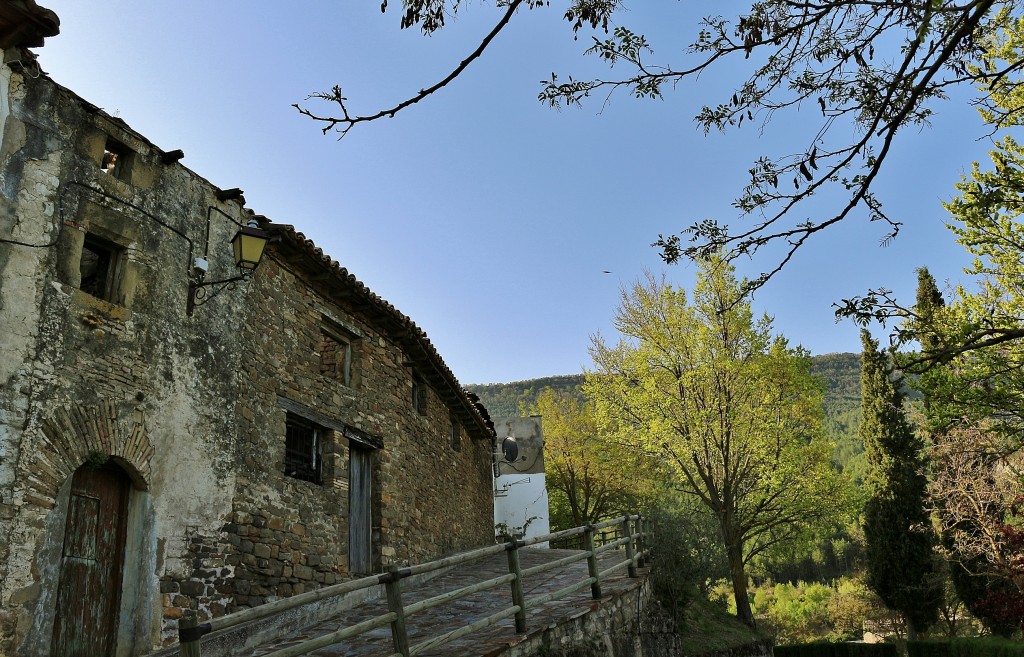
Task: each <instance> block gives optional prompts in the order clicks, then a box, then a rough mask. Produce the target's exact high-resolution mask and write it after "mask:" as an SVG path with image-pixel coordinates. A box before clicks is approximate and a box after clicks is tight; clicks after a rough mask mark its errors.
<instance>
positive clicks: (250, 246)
mask: <svg viewBox="0 0 1024 657" xmlns="http://www.w3.org/2000/svg"><path fill="white" fill-rule="evenodd" d="M210 210H216V208H214V207H211V208H210ZM217 211H218V212H220V211H219V210H217ZM221 214H224V213H223V212H222V213H221ZM225 216H227V217H228V218H229V219H231V220H232V221H234V222H235V223H238V222H237V221H235V219H234V218H233V217H230V216H228V215H226V214H225ZM207 220H209V213H208V215H207ZM239 226H241V227H240V228H239V229H238V232H237V233H235V236H234V237H232V238H231V249H232V251H233V253H234V257H235V266H236V267H238V268H239V269H240V270H241V272H240V273H239V275H238V276H233V277H231V278H225V279H222V280H219V281H203V277H205V276H206V270H207V268H208V267H209V264H208V263H207V261H206V259H205V258H198V259H196V262H195V276H196V278H197V279H198V280H196V281H193V282H190V283H189V284H188V306H187V308H186V311H187V313H188V315H189V316H191V315H192V311H193V310H195V308H196V306H201V305H203V304H204V303H206V302H207V301H209V300H210V299H212V298H213V297H215V296H217V295H218V294H220V293H221V292H223V291H224V290H227V289H232V288H234V287H235V284H236V283H237V282H238V281H244V280H249V278H250V277H251V276H252V272H253V271H254V270H255V269H256V267H257V266H259V264H260V260H262V259H263V249H264V248H265V247H266V246H267V242H268V241H269V240H270V236H269V235H267V232H266V231H264V230H260V228H259V224H257V223H256V219H255V218H252V219H249V224H248V225H247V226H243V225H241V224H239Z"/></svg>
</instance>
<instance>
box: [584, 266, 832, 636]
mask: <svg viewBox="0 0 1024 657" xmlns="http://www.w3.org/2000/svg"><path fill="white" fill-rule="evenodd" d="M741 287H742V282H741V281H738V280H737V279H736V277H735V275H734V273H733V269H732V267H731V266H729V265H728V264H727V263H725V262H724V261H723V259H722V258H720V257H719V258H711V259H708V260H705V261H703V262H702V263H701V267H700V270H699V272H698V275H697V284H696V288H695V290H694V292H693V298H692V300H690V299H689V298H688V295H687V292H686V291H685V290H683V289H679V288H675V287H673V286H671V285H668V284H666V283H665V282H664V280H658V279H655V278H654V277H653V276H648V277H647V279H646V280H645V281H641V282H638V283H636V284H635V285H633V287H632V288H629V289H624V290H623V291H622V293H621V299H620V305H619V308H618V311H617V313H616V315H615V319H614V324H615V328H616V329H617V331H618V332H619V334H620V335H621V339H620V340H619V341H618V343H616V344H613V345H609V344H608V343H606V342H605V340H604V339H603V338H602V337H601V336H595V338H594V340H593V346H592V348H591V355H592V356H593V359H594V363H595V366H596V371H594V372H592V373H590V375H588V377H587V383H586V385H585V392H586V394H587V395H588V396H589V398H591V399H593V400H594V401H595V403H597V405H598V409H599V412H600V413H601V414H602V418H603V421H605V422H606V423H609V424H611V425H612V426H615V427H616V428H617V430H618V431H619V434H620V435H621V436H622V440H623V441H629V440H632V441H635V442H636V444H637V448H638V449H642V450H644V451H645V452H647V453H650V454H656V455H658V456H659V457H661V458H662V459H663V460H664V461H665V463H666V465H667V466H668V467H669V468H671V472H672V475H673V477H672V484H673V485H674V486H675V487H677V488H678V490H680V491H681V492H683V493H685V494H687V495H689V496H692V497H694V498H695V499H696V500H699V502H700V503H701V504H702V505H703V506H704V507H706V508H707V509H708V510H709V511H710V512H711V513H712V514H714V517H715V518H716V521H717V524H718V530H719V537H720V540H721V541H722V545H723V546H724V549H725V552H726V555H727V558H728V563H729V570H730V579H731V582H732V589H733V597H734V599H735V601H736V609H737V615H738V616H739V618H740V619H741V620H743V621H744V622H745V623H747V624H748V625H751V626H752V625H753V624H754V618H753V614H752V612H751V609H750V603H749V601H748V598H747V576H746V568H747V564H748V563H749V561H750V560H751V559H752V558H754V557H756V556H757V555H759V554H762V553H765V552H766V551H768V550H770V549H772V548H773V547H774V546H776V545H778V544H780V543H785V542H788V541H794V540H799V539H806V538H807V537H808V536H810V535H812V534H813V530H816V529H821V528H822V527H823V526H825V525H831V524H833V523H835V522H836V521H837V520H840V519H841V517H842V516H843V514H844V512H846V511H847V509H848V501H849V495H848V490H847V487H846V486H845V481H844V480H843V479H842V478H841V476H840V475H839V474H838V473H837V472H836V471H835V470H834V469H833V468H832V466H831V463H830V461H829V456H830V454H831V451H832V447H831V445H829V444H828V443H827V442H826V441H825V440H824V439H823V438H822V432H821V390H820V388H819V387H818V384H817V381H816V379H815V378H814V377H813V376H811V374H810V371H809V368H810V359H809V358H808V357H807V355H806V353H805V352H804V351H802V350H800V349H793V348H790V347H789V346H788V344H787V343H786V341H785V339H783V338H781V337H773V336H772V335H771V320H770V319H769V318H768V317H767V316H766V317H762V318H760V319H755V318H754V316H753V313H752V311H751V309H750V305H749V304H748V303H744V302H739V303H737V302H736V299H737V295H738V293H739V290H740V289H741Z"/></svg>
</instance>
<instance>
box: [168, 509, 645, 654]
mask: <svg viewBox="0 0 1024 657" xmlns="http://www.w3.org/2000/svg"><path fill="white" fill-rule="evenodd" d="M609 529H614V536H617V537H618V538H615V539H614V540H608V541H606V542H603V543H604V544H603V545H600V546H597V545H595V535H596V536H600V535H601V534H602V532H605V533H606V534H609V533H610V532H608V531H607V530H609ZM572 537H579V538H580V539H582V544H583V546H584V547H583V550H582V551H581V552H580V553H579V554H573V555H569V556H567V557H563V558H561V559H557V560H555V561H552V562H549V563H546V564H542V565H539V566H534V567H533V568H527V569H525V570H524V569H522V568H520V566H519V549H520V548H523V547H527V546H531V545H537V544H539V543H551V542H558V541H560V540H565V539H570V538H572ZM650 538H651V533H650V531H649V528H648V526H647V521H646V519H644V518H642V517H641V516H639V515H625V516H621V517H619V518H614V519H612V520H606V521H604V522H600V523H597V524H593V525H584V526H582V527H574V528H572V529H566V530H564V531H560V532H555V533H553V534H546V535H544V536H536V537H533V538H529V539H526V540H509V541H508V542H506V543H500V544H498V545H492V546H488V547H485V548H480V549H477V550H471V551H469V552H463V553H461V554H456V555H453V556H450V557H446V558H444V559H438V560H437V561H431V562H429V563H424V564H419V565H415V566H409V567H407V568H399V567H397V566H392V567H390V568H389V569H388V571H387V572H386V573H382V574H380V575H372V576H370V577H364V578H362V579H357V580H352V581H349V582H343V583H341V584H335V585H333V586H328V587H325V588H322V589H317V590H315V591H310V592H308V593H302V594H300V595H295V596H292V597H290V598H285V599H283V600H277V601H275V602H271V603H267V604H265V605H260V606H258V607H253V608H251V609H245V610H242V611H239V612H235V613H233V614H228V615H227V616H221V617H219V618H214V619H212V620H210V621H209V622H206V623H203V624H198V623H197V621H196V619H195V617H194V616H186V617H184V618H182V619H181V620H180V621H179V628H178V641H179V644H180V645H179V650H180V654H181V657H201V655H202V639H203V637H204V636H206V635H207V634H209V633H211V632H216V631H218V630H225V629H228V628H231V627H235V626H238V625H241V624H242V623H248V622H250V621H254V620H259V619H263V618H267V617H270V616H273V615H275V614H279V613H281V612H284V611H288V610H290V609H296V608H298V607H302V606H304V605H308V604H311V603H314V602H319V601H322V600H326V599H329V598H337V597H340V596H345V595H348V594H352V593H354V592H356V591H361V590H364V589H368V588H372V587H375V586H379V585H381V584H383V585H384V589H385V594H386V598H387V606H388V611H387V613H384V614H381V615H380V616H377V617H375V618H371V619H369V620H365V621H363V622H361V623H357V624H355V625H352V626H350V627H346V628H343V629H340V630H338V631H336V632H332V633H330V634H325V635H322V636H318V637H316V638H313V639H309V640H307V641H303V642H302V643H298V644H295V645H291V646H288V647H287V648H284V649H281V650H277V651H275V652H273V653H270V654H268V655H265V657H294V656H295V655H304V654H306V653H309V652H312V651H313V650H317V649H318V648H324V647H326V646H329V645H333V644H335V643H339V642H341V641H344V640H345V639H349V638H352V637H354V636H357V635H359V634H362V633H364V632H368V631H370V630H372V629H374V628H377V627H381V626H383V625H391V636H392V641H393V645H394V651H395V652H394V654H393V655H392V657H412V656H413V655H417V654H419V653H421V652H423V651H426V650H430V649H432V648H436V647H438V646H441V645H444V644H445V643H448V642H450V641H454V640H455V639H458V638H460V637H463V636H466V635H467V634H471V633H473V632H476V631H477V630H480V629H483V628H485V627H488V626H491V625H494V624H495V623H497V622H498V621H501V620H504V619H506V618H510V617H514V618H515V626H516V632H517V633H520V634H522V633H524V632H526V612H527V610H529V609H530V608H532V607H535V606H538V605H542V604H545V603H547V602H551V601H552V600H557V599H559V598H563V597H565V596H567V595H569V594H570V593H573V592H575V591H577V590H579V589H581V588H584V587H586V586H590V591H591V595H592V596H593V597H594V599H599V598H600V597H601V580H602V579H603V578H606V577H608V576H609V575H611V574H612V573H615V572H617V571H620V570H622V569H623V568H625V569H626V570H627V572H628V574H629V576H630V577H636V576H637V567H638V566H639V567H643V566H644V560H645V557H646V555H647V554H648V547H647V546H649V545H650ZM617 549H622V551H623V553H624V554H623V558H622V559H621V560H618V561H614V562H613V563H612V565H611V566H610V567H607V568H605V569H604V570H598V560H597V557H598V555H599V554H601V553H603V552H606V551H609V550H617ZM501 552H505V553H506V555H507V556H508V573H507V574H505V575H501V576H499V577H495V578H492V579H489V580H485V581H482V582H477V583H475V584H471V585H469V586H464V587H462V588H460V589H456V590H453V591H449V592H447V593H443V594H441V595H437V596H434V597H432V598H428V599H426V600H421V601H419V602H416V603H414V604H410V605H408V606H405V605H403V602H402V587H401V581H402V580H403V579H405V578H407V577H411V576H413V575H420V574H425V573H431V572H435V571H438V570H441V569H443V568H450V567H457V566H465V565H467V564H470V563H473V562H476V561H479V560H481V559H484V558H486V557H489V556H492V555H496V554H499V553H501ZM584 559H585V560H586V561H587V574H588V576H587V577H586V578H584V579H582V580H579V581H577V582H574V583H572V584H570V585H569V586H566V587H564V588H562V589H560V590H558V591H554V592H552V593H548V594H545V595H541V596H537V597H533V598H530V599H526V598H525V597H524V595H523V590H524V587H523V582H524V581H525V580H526V579H528V578H530V577H533V576H535V575H539V574H541V573H545V572H548V571H552V570H555V569H558V568H563V567H565V566H568V565H569V564H572V563H576V562H578V561H582V560H584ZM505 584H508V585H509V587H510V590H511V601H512V604H511V605H509V606H508V607H506V608H505V609H502V610H501V611H498V612H496V613H494V614H491V615H489V616H486V617H484V618H480V619H478V620H476V621H475V622H473V623H470V624H468V625H465V626H464V627H461V628H459V629H457V630H454V631H451V632H446V633H444V634H442V635H439V636H436V637H432V638H430V639H427V640H426V641H423V642H421V643H417V644H415V645H409V636H408V633H407V632H406V627H405V619H406V618H407V617H408V616H411V615H413V614H416V613H419V612H422V611H425V610H427V609H430V608H432V607H436V606H438V605H441V604H445V603H448V602H452V601H454V600H458V599H460V598H464V597H466V596H468V595H472V594H474V593H479V592H481V591H486V590H488V589H492V588H495V587H498V586H502V585H505Z"/></svg>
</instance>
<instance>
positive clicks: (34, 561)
mask: <svg viewBox="0 0 1024 657" xmlns="http://www.w3.org/2000/svg"><path fill="white" fill-rule="evenodd" d="M30 57H31V56H30V55H29V54H28V53H26V52H22V53H19V54H18V60H19V61H22V60H25V59H26V58H28V59H30ZM0 135H2V137H3V139H2V142H0V353H3V358H0V455H2V458H0V657H2V656H5V655H15V654H18V655H45V654H48V653H49V652H50V641H51V637H52V635H53V627H54V616H55V613H56V605H57V598H58V588H59V584H58V583H59V582H60V581H61V580H60V578H61V568H62V566H61V563H62V554H63V549H64V548H63V546H64V543H65V541H64V539H65V537H64V533H65V526H66V523H67V516H68V505H69V499H70V497H71V496H72V492H71V479H72V476H73V475H74V474H75V473H76V472H78V471H80V470H81V469H82V468H89V467H100V466H102V467H108V468H114V469H115V470H116V471H117V472H119V473H121V474H122V475H123V477H124V479H125V480H126V481H128V482H130V492H129V493H128V500H127V506H126V509H127V510H126V511H125V512H124V513H125V515H126V517H125V518H124V523H125V526H126V528H127V529H126V530H125V539H124V541H125V550H124V554H123V574H124V577H123V586H122V590H121V593H120V613H119V620H117V621H116V622H115V625H116V626H117V633H118V638H117V654H118V655H135V654H144V653H145V652H147V651H149V650H150V649H152V648H154V647H157V646H160V645H166V644H168V643H172V642H173V641H174V640H175V637H176V624H177V619H178V618H179V617H180V616H181V615H182V614H183V613H184V612H185V610H188V609H193V610H196V611H197V612H198V615H199V617H200V618H201V619H204V618H208V617H211V616H218V615H221V614H224V613H229V612H230V611H232V610H234V609H237V608H240V607H246V606H252V605H257V604H260V603H262V602H265V601H267V600H269V599H273V598H277V597H284V596H288V595H294V594H296V593H300V592H303V591H307V590H311V589H314V588H318V587H320V586H323V585H328V584H331V583H334V582H336V581H338V580H340V579H344V578H347V577H350V576H352V574H351V572H350V571H351V568H350V564H349V560H348V555H349V531H348V530H349V523H350V519H351V518H350V515H351V510H350V509H349V506H350V505H349V499H350V498H349V495H350V491H349V483H350V474H351V468H350V462H351V460H352V455H353V453H355V454H356V455H357V456H358V461H359V463H362V464H363V466H362V467H363V468H364V470H366V471H368V472H369V475H370V486H369V489H368V494H367V495H366V496H365V498H363V499H364V500H365V507H366V508H365V510H366V512H367V517H368V520H367V521H366V523H364V527H365V528H366V530H367V532H368V533H367V536H368V537H369V538H368V544H369V559H370V563H369V567H371V568H373V569H378V568H380V567H382V566H383V565H386V564H388V563H392V562H398V563H407V562H410V561H423V560H427V559H431V558H434V557H437V556H441V555H442V554H445V553H447V552H451V551H455V550H460V549H464V548H469V547H473V546H476V545H480V544H482V543H484V542H487V541H488V540H489V538H490V536H491V529H492V522H493V521H492V519H491V517H490V516H491V511H490V509H491V489H492V486H491V480H490V476H491V475H490V472H491V468H490V459H491V455H490V451H491V442H490V440H489V435H490V434H489V433H488V431H487V428H486V425H485V423H484V419H483V417H482V416H481V415H480V412H479V411H478V410H475V409H474V408H473V407H472V403H471V402H470V401H469V400H468V399H467V398H466V396H465V394H464V393H463V392H462V390H461V388H459V387H458V384H457V382H456V381H455V379H454V377H453V376H452V375H451V373H450V372H449V371H448V370H447V368H446V367H445V366H444V364H443V362H442V361H441V360H440V357H439V356H438V355H437V354H436V352H435V351H434V350H433V347H432V346H430V344H429V341H427V340H426V336H425V335H424V334H423V333H422V331H420V330H419V329H418V328H417V327H415V325H414V324H412V323H411V321H410V320H408V318H406V317H404V316H403V315H401V314H400V313H399V312H398V311H397V310H395V309H394V308H393V307H391V306H390V305H388V304H387V303H386V302H384V301H383V300H380V299H379V298H378V297H376V296H375V295H373V294H372V293H370V292H369V291H368V290H366V289H365V287H363V286H362V284H361V283H359V282H358V281H356V280H355V279H354V278H353V277H351V276H350V275H348V274H347V272H343V271H340V270H339V268H338V266H337V264H336V263H333V262H332V261H330V259H329V258H326V257H325V256H323V254H322V253H320V252H319V251H318V250H316V249H315V247H313V246H312V245H311V244H309V243H308V242H306V241H305V240H304V238H302V237H301V235H299V234H297V233H295V232H294V231H293V230H292V229H290V227H279V226H276V225H274V224H271V223H270V222H269V221H268V220H265V219H262V218H261V219H260V221H261V222H262V225H263V226H264V227H265V228H267V230H270V231H271V232H272V233H274V235H275V239H276V242H275V243H274V244H272V245H271V246H270V248H269V253H268V255H267V257H266V259H265V262H264V263H263V265H262V266H261V267H260V268H259V269H258V270H257V271H256V273H255V275H254V277H253V279H252V280H251V281H248V282H242V283H241V284H239V285H238V287H237V288H235V289H233V290H229V291H226V292H224V293H223V294H221V295H219V296H216V297H215V298H212V299H210V300H209V302H208V303H206V304H205V305H201V306H198V307H196V308H195V310H194V313H192V314H191V315H189V314H188V313H186V305H187V304H186V300H187V297H188V294H189V281H190V280H195V279H194V278H191V277H193V276H194V274H193V269H192V265H193V261H194V259H195V258H196V257H199V256H205V257H206V259H207V260H208V262H209V272H208V274H207V280H210V279H219V278H226V277H230V276H232V275H234V273H235V270H234V269H233V264H232V263H231V257H230V247H228V242H229V240H230V238H231V236H232V235H233V234H234V231H235V230H237V224H239V223H243V222H245V221H246V220H248V219H249V218H250V217H251V216H252V213H251V211H249V210H248V209H246V208H245V207H244V198H242V197H238V196H237V195H234V196H235V197H234V198H230V199H229V198H228V197H229V196H232V195H226V194H222V193H221V191H222V190H220V189H219V188H218V187H216V186H214V185H212V184H211V183H209V182H208V181H206V180H204V179H203V178H201V177H200V176H198V175H196V174H195V173H193V172H191V171H189V170H188V169H187V168H185V167H183V166H181V164H179V163H178V162H177V160H178V159H179V157H178V156H176V155H175V154H173V153H167V152H165V151H164V150H162V149H160V148H158V147H157V146H155V145H154V144H152V143H151V142H149V141H148V140H146V139H145V138H144V137H142V136H141V135H138V134H137V133H135V132H134V131H132V130H131V129H130V128H129V127H128V126H127V125H126V124H125V123H124V122H122V121H120V120H119V119H115V118H112V117H110V116H108V115H106V114H105V113H103V112H102V111H101V110H99V109H98V108H96V107H95V106H93V105H91V104H89V103H87V102H86V101H83V100H82V99H80V98H78V97H77V96H75V95H74V94H73V93H71V92H69V91H68V90H66V89H63V88H61V87H59V86H58V85H56V84H55V83H53V82H52V81H51V80H49V79H48V78H47V77H46V76H45V75H44V76H41V77H38V78H32V77H29V76H26V75H23V74H22V73H21V72H19V71H17V70H13V69H12V68H10V67H8V66H0ZM112 152H116V154H117V155H118V157H117V159H116V162H117V164H116V165H114V166H113V167H110V168H102V164H103V163H104V162H109V161H110V160H111V159H112V158H111V157H110V154H111V153H112ZM108 261H109V262H108ZM96 262H99V263H100V265H101V267H100V268H104V267H109V269H103V271H106V272H107V273H106V274H105V275H101V276H96V275H94V271H95V270H96V269H97V266H95V263H96ZM90 263H91V264H90ZM439 292H440V291H439ZM325 336H326V337H325ZM414 381H415V387H416V393H415V396H416V397H417V398H418V399H419V400H421V402H422V403H420V404H419V405H418V406H416V405H414V403H413V397H414V393H413V387H414ZM299 421H301V422H302V423H304V424H303V425H302V426H303V427H307V428H308V427H316V432H317V439H316V450H317V453H316V455H315V456H311V457H310V459H311V461H310V464H309V465H310V467H311V468H312V467H313V466H315V469H316V470H317V472H316V476H307V477H306V479H303V478H302V476H303V475H302V474H301V473H300V474H299V476H295V472H292V474H291V475H289V474H288V473H286V469H287V468H286V457H285V452H286V444H287V443H288V439H287V438H286V435H287V434H288V432H289V427H290V426H292V425H294V424H295V423H296V422H299ZM453 423H454V425H455V426H456V427H457V430H458V434H459V435H458V437H460V438H461V440H454V439H453V436H452V427H453ZM290 458H292V460H293V462H292V466H294V459H295V457H294V455H293V456H292V457H290ZM290 467H291V466H290ZM307 479H312V480H307ZM363 506H364V505H360V508H362V507H363ZM357 515H358V514H357Z"/></svg>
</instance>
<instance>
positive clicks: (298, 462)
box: [284, 413, 325, 484]
mask: <svg viewBox="0 0 1024 657" xmlns="http://www.w3.org/2000/svg"><path fill="white" fill-rule="evenodd" d="M324 433H325V431H324V429H323V427H320V426H318V425H316V424H313V423H312V422H309V421H307V420H304V419H302V418H300V417H298V416H297V415H293V414H291V413H289V414H288V417H287V419H286V421H285V444H284V473H285V475H286V476H289V477H293V478H295V479H301V480H303V481H310V482H313V483H314V484H321V483H323V476H322V475H323V473H322V463H323V459H322V457H321V441H322V440H323V436H324Z"/></svg>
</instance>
